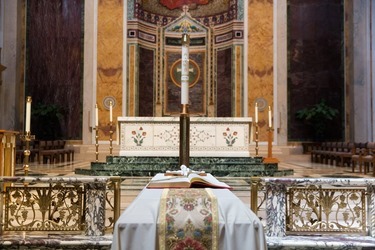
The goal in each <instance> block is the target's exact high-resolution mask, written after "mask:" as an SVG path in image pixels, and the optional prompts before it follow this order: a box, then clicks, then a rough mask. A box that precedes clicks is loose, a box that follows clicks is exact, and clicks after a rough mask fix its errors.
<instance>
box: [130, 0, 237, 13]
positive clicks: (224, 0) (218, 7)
mask: <svg viewBox="0 0 375 250" xmlns="http://www.w3.org/2000/svg"><path fill="white" fill-rule="evenodd" d="M137 2H138V3H139V5H140V7H141V8H142V9H143V10H144V11H146V12H148V13H152V14H156V15H160V16H170V17H178V16H180V15H181V12H182V6H183V5H188V6H189V12H190V14H191V15H192V16H193V17H205V16H214V15H218V14H221V13H225V12H228V11H229V10H230V8H231V6H232V5H233V4H232V2H236V1H233V0H138V1H137Z"/></svg>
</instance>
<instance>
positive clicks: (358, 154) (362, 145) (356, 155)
mask: <svg viewBox="0 0 375 250" xmlns="http://www.w3.org/2000/svg"><path fill="white" fill-rule="evenodd" d="M366 151H367V142H358V143H354V152H353V155H352V172H353V173H354V172H355V169H356V167H357V166H358V168H359V173H362V166H363V162H362V157H363V156H364V155H365V154H366Z"/></svg>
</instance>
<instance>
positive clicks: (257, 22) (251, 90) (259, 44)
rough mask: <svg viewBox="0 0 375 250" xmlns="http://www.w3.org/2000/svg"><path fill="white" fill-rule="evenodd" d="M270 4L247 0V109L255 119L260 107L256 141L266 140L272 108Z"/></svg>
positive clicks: (272, 51)
mask: <svg viewBox="0 0 375 250" xmlns="http://www.w3.org/2000/svg"><path fill="white" fill-rule="evenodd" d="M273 14H274V12H273V1H272V0H249V1H248V17H247V20H248V41H249V42H248V48H247V50H248V55H247V61H248V62H247V63H248V69H247V70H248V79H247V84H248V107H249V114H248V115H249V116H251V117H254V112H255V103H256V102H257V103H258V107H259V129H260V130H259V140H260V141H267V135H268V134H267V128H268V106H271V107H273V99H274V93H273V78H274V61H273V53H274V47H273V46H274V44H273V42H274V40H273V39H274V36H273Z"/></svg>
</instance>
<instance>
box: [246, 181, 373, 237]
mask: <svg viewBox="0 0 375 250" xmlns="http://www.w3.org/2000/svg"><path fill="white" fill-rule="evenodd" d="M374 190H375V179H372V178H371V179H370V178H317V179H316V178H259V177H254V178H252V183H251V209H252V210H253V211H254V212H255V213H256V214H257V215H258V216H259V217H263V216H264V217H265V224H266V228H267V229H266V235H267V236H268V237H285V236H287V235H312V234H314V235H317V234H319V235H330V234H337V233H339V234H350V235H363V236H366V235H367V236H371V238H374V237H375V192H374Z"/></svg>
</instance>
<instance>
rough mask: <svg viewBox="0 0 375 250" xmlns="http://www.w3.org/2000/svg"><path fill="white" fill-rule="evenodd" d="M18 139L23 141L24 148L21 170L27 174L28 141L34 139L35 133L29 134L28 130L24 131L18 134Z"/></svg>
mask: <svg viewBox="0 0 375 250" xmlns="http://www.w3.org/2000/svg"><path fill="white" fill-rule="evenodd" d="M20 139H21V140H22V141H24V142H25V150H24V151H23V155H24V158H23V170H24V172H25V176H28V175H29V170H30V168H29V157H30V141H31V140H35V135H31V133H30V131H25V134H23V135H20Z"/></svg>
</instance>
